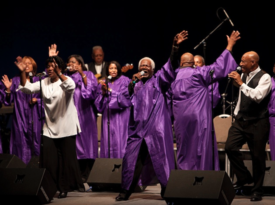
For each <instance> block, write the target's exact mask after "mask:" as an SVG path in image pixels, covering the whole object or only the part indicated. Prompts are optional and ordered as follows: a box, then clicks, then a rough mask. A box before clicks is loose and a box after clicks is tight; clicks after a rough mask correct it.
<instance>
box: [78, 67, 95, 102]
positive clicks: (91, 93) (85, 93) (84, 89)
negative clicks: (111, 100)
mask: <svg viewBox="0 0 275 205" xmlns="http://www.w3.org/2000/svg"><path fill="white" fill-rule="evenodd" d="M84 74H85V75H86V78H87V86H85V84H84V82H83V81H82V82H81V96H82V97H83V98H84V99H90V100H94V99H95V98H96V93H97V79H96V77H95V76H94V74H93V73H92V72H91V71H84Z"/></svg>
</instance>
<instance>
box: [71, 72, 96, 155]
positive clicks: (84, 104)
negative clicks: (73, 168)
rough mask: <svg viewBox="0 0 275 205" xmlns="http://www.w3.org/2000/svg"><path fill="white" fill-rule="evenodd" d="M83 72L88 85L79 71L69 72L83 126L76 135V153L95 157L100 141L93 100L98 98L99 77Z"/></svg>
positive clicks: (81, 125) (75, 102) (80, 121)
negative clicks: (98, 139) (98, 140)
mask: <svg viewBox="0 0 275 205" xmlns="http://www.w3.org/2000/svg"><path fill="white" fill-rule="evenodd" d="M83 73H84V74H85V75H86V78H87V86H85V84H84V82H83V79H82V76H81V75H80V74H79V73H78V72H76V73H67V74H68V76H69V77H71V78H72V79H73V81H74V82H75V91H74V104H75V107H76V109H77V114H78V119H79V124H80V128H81V132H80V133H79V134H77V136H76V154H77V159H95V158H97V157H98V142H97V123H96V113H95V109H94V105H93V104H94V103H93V101H94V99H95V98H96V89H97V79H96V77H95V76H94V74H93V73H92V72H90V71H83Z"/></svg>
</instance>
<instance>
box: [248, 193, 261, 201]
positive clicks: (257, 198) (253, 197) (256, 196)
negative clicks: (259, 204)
mask: <svg viewBox="0 0 275 205" xmlns="http://www.w3.org/2000/svg"><path fill="white" fill-rule="evenodd" d="M261 200H262V194H260V193H257V192H254V193H253V194H252V195H251V198H250V201H261Z"/></svg>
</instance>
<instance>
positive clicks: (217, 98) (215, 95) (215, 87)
mask: <svg viewBox="0 0 275 205" xmlns="http://www.w3.org/2000/svg"><path fill="white" fill-rule="evenodd" d="M208 92H209V100H210V105H211V101H212V85H211V84H210V85H209V86H208ZM220 98H221V95H220V91H219V82H214V83H213V108H215V107H216V106H217V105H218V103H219V101H220ZM210 107H211V106H210Z"/></svg>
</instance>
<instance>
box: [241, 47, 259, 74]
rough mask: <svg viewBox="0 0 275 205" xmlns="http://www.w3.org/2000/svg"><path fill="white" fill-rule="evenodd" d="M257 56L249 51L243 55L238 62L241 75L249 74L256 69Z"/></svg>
mask: <svg viewBox="0 0 275 205" xmlns="http://www.w3.org/2000/svg"><path fill="white" fill-rule="evenodd" d="M258 62H259V56H258V54H257V53H256V52H254V51H250V52H247V53H245V54H244V55H243V56H242V58H241V62H240V66H241V68H242V72H243V73H247V74H248V73H250V72H251V71H254V70H256V69H257V68H258Z"/></svg>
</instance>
